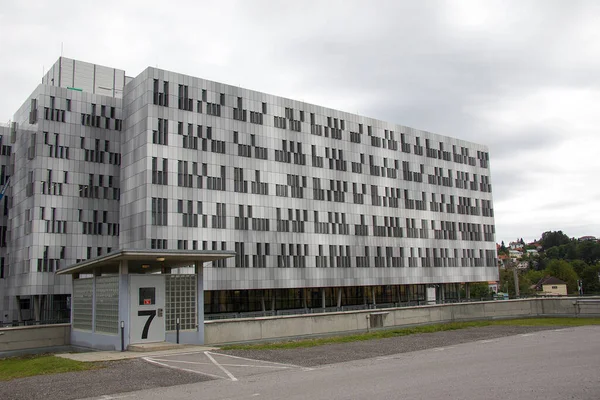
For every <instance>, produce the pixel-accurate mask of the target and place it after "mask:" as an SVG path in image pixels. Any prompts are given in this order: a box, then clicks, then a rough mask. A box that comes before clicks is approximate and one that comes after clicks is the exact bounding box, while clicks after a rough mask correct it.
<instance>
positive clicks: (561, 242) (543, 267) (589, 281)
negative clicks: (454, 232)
mask: <svg viewBox="0 0 600 400" xmlns="http://www.w3.org/2000/svg"><path fill="white" fill-rule="evenodd" d="M519 242H520V243H521V244H522V248H523V256H522V257H521V259H520V262H527V263H528V268H527V269H523V270H520V271H519V291H520V294H521V295H531V294H534V293H535V289H533V288H532V286H533V285H535V284H536V283H538V282H539V281H540V279H542V278H543V277H545V276H554V277H555V278H558V279H560V280H562V281H564V282H566V284H567V291H568V293H569V294H574V295H575V294H577V293H578V291H579V285H578V281H581V283H582V287H583V293H584V294H600V243H599V242H598V241H597V240H577V239H574V238H569V236H567V235H566V234H564V233H563V232H562V231H548V232H544V233H543V234H542V237H541V238H540V240H538V241H534V242H533V243H531V244H525V243H524V242H523V239H521V240H520V241H519ZM529 249H536V250H538V253H537V254H527V252H526V250H529ZM498 254H499V255H500V254H506V255H507V256H508V255H509V250H508V248H506V246H505V245H504V242H502V245H501V246H500V249H499V250H498ZM510 267H511V266H509V268H505V269H502V270H500V290H501V291H503V292H507V293H508V294H509V295H510V296H514V295H515V284H514V277H513V271H512V269H511V268H510ZM512 267H514V265H513V266H512Z"/></svg>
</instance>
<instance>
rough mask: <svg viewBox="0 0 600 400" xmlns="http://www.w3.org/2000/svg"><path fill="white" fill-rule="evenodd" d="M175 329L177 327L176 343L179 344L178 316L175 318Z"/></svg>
mask: <svg viewBox="0 0 600 400" xmlns="http://www.w3.org/2000/svg"><path fill="white" fill-rule="evenodd" d="M175 326H176V329H177V344H179V317H177V320H176V325H175Z"/></svg>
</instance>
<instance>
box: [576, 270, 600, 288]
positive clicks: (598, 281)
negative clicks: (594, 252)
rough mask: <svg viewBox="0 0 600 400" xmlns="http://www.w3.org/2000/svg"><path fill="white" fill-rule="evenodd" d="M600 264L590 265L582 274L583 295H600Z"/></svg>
mask: <svg viewBox="0 0 600 400" xmlns="http://www.w3.org/2000/svg"><path fill="white" fill-rule="evenodd" d="M598 274H600V264H596V265H588V266H587V267H585V269H584V270H583V271H582V272H581V275H580V276H581V280H582V281H583V294H598V293H600V275H598Z"/></svg>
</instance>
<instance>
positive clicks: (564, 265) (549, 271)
mask: <svg viewBox="0 0 600 400" xmlns="http://www.w3.org/2000/svg"><path fill="white" fill-rule="evenodd" d="M544 271H545V272H546V275H550V276H553V277H555V278H558V279H560V280H562V281H565V282H566V284H567V291H568V292H569V293H577V280H578V279H579V276H578V275H577V273H576V272H575V270H574V269H573V266H572V265H571V264H570V263H569V262H567V261H564V260H552V261H550V262H549V263H548V266H547V267H546V269H545V270H544Z"/></svg>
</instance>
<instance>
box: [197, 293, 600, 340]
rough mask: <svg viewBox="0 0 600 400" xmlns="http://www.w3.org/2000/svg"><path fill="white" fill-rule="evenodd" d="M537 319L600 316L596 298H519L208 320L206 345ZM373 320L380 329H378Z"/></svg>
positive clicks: (205, 324) (599, 307) (599, 302)
mask: <svg viewBox="0 0 600 400" xmlns="http://www.w3.org/2000/svg"><path fill="white" fill-rule="evenodd" d="M373 314H375V315H374V316H373ZM537 316H548V317H551V316H573V317H575V316H600V298H586V299H578V298H569V297H560V298H539V299H521V300H506V301H487V302H474V303H460V304H444V305H433V306H421V307H406V308H388V309H377V310H361V311H346V312H334V313H324V314H310V315H287V316H276V317H259V318H240V319H232V320H220V321H219V320H217V321H206V322H205V323H204V340H205V344H212V345H214V344H223V343H236V342H248V341H261V340H270V339H277V338H285V337H298V336H312V335H327V334H336V333H349V332H361V331H366V330H369V329H371V328H373V327H377V328H379V327H382V328H391V327H401V326H408V325H418V324H429V323H436V322H451V321H470V320H481V319H501V318H516V317H537ZM377 320H380V322H382V325H381V326H377V325H376V324H377Z"/></svg>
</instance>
